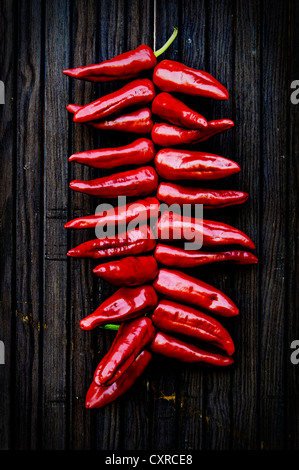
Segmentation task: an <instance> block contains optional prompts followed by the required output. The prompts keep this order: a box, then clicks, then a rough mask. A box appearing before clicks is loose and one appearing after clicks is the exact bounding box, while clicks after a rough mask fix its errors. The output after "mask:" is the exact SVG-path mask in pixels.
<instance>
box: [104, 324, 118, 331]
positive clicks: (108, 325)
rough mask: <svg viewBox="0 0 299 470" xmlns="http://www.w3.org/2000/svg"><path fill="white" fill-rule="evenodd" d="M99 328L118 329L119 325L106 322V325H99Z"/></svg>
mask: <svg viewBox="0 0 299 470" xmlns="http://www.w3.org/2000/svg"><path fill="white" fill-rule="evenodd" d="M100 328H103V329H105V330H118V329H119V325H113V324H110V323H109V324H107V325H102V326H100Z"/></svg>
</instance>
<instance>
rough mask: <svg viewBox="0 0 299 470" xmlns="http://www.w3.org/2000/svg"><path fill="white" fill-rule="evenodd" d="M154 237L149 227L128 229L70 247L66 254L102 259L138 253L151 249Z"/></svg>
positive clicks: (154, 241)
mask: <svg viewBox="0 0 299 470" xmlns="http://www.w3.org/2000/svg"><path fill="white" fill-rule="evenodd" d="M155 246H156V239H155V236H154V234H153V231H152V229H151V227H149V226H143V227H141V228H139V229H134V230H128V231H127V232H124V233H122V234H120V235H115V236H114V237H112V236H111V237H106V238H104V239H101V238H96V239H94V240H88V241H87V242H84V243H81V244H80V245H78V246H76V247H75V248H71V249H70V250H69V251H68V252H67V255H68V256H71V257H73V258H93V259H103V258H112V257H115V256H121V257H122V256H129V255H131V256H132V255H140V254H142V253H147V252H149V251H152V250H153V249H154V248H155Z"/></svg>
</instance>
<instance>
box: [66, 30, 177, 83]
mask: <svg viewBox="0 0 299 470" xmlns="http://www.w3.org/2000/svg"><path fill="white" fill-rule="evenodd" d="M176 35H177V28H174V32H173V34H172V35H171V37H170V38H169V39H168V41H167V42H166V43H165V44H164V46H162V47H161V48H160V49H159V50H158V51H156V52H154V51H153V50H152V49H151V48H150V47H149V46H147V45H145V44H141V45H140V46H139V47H137V48H136V49H134V50H132V51H128V52H124V53H122V54H119V55H117V56H115V57H113V58H111V59H108V60H104V61H103V62H101V63H99V64H92V65H86V66H83V67H76V68H72V69H66V70H63V73H64V74H65V75H68V76H69V77H73V78H78V79H81V80H88V81H92V82H108V81H115V80H129V79H131V78H135V77H138V76H139V75H140V74H141V73H142V72H145V71H147V70H150V69H153V68H154V67H155V65H156V64H157V57H159V55H161V54H162V53H163V52H164V51H165V50H166V49H167V48H168V47H169V46H170V44H171V43H172V42H173V41H174V39H175V37H176Z"/></svg>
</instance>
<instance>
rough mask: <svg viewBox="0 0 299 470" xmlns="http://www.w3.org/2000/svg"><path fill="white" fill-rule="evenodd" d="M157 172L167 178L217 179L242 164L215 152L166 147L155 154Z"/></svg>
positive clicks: (232, 172) (232, 171) (235, 170)
mask: <svg viewBox="0 0 299 470" xmlns="http://www.w3.org/2000/svg"><path fill="white" fill-rule="evenodd" d="M154 162H155V168H156V170H157V173H158V174H159V175H160V176H161V177H162V178H165V179H166V180H190V179H192V180H216V179H220V178H225V177H227V176H230V175H232V174H234V173H238V172H239V171H240V166H239V165H238V164H237V163H236V162H233V161H232V160H228V159H227V158H224V157H221V156H219V155H215V154H213V153H207V152H198V151H195V150H181V149H171V148H165V149H161V150H159V152H157V154H156V155H155V160H154Z"/></svg>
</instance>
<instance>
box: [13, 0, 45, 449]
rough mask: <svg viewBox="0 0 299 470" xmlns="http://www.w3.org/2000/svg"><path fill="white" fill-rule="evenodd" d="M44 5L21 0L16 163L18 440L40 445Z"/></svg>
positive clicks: (27, 446) (26, 445) (25, 444)
mask: <svg viewBox="0 0 299 470" xmlns="http://www.w3.org/2000/svg"><path fill="white" fill-rule="evenodd" d="M42 24H43V18H42V5H41V2H39V1H32V2H27V3H25V2H20V3H19V26H18V30H19V35H18V80H17V88H18V96H17V99H18V107H17V129H18V133H17V154H16V158H17V167H16V177H17V182H16V188H15V190H16V302H17V310H16V366H15V374H16V379H15V380H16V403H15V420H16V424H15V445H16V448H18V449H31V448H33V449H36V448H37V446H38V441H39V435H38V433H37V432H35V430H36V429H38V427H39V415H38V410H39V406H38V404H39V399H40V396H39V393H40V390H39V373H40V360H39V359H40V344H39V339H40V334H39V332H40V330H41V329H43V325H42V324H41V322H40V312H41V305H42V292H41V288H40V287H41V285H40V282H39V281H40V279H42V267H43V264H42V262H41V253H42V246H41V234H42V223H43V220H42V219H43V201H42V179H43V127H42V125H43V123H42V112H41V107H42V100H41V97H42V87H43V82H42V80H43V60H42V54H41V48H42V45H43V34H42Z"/></svg>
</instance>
